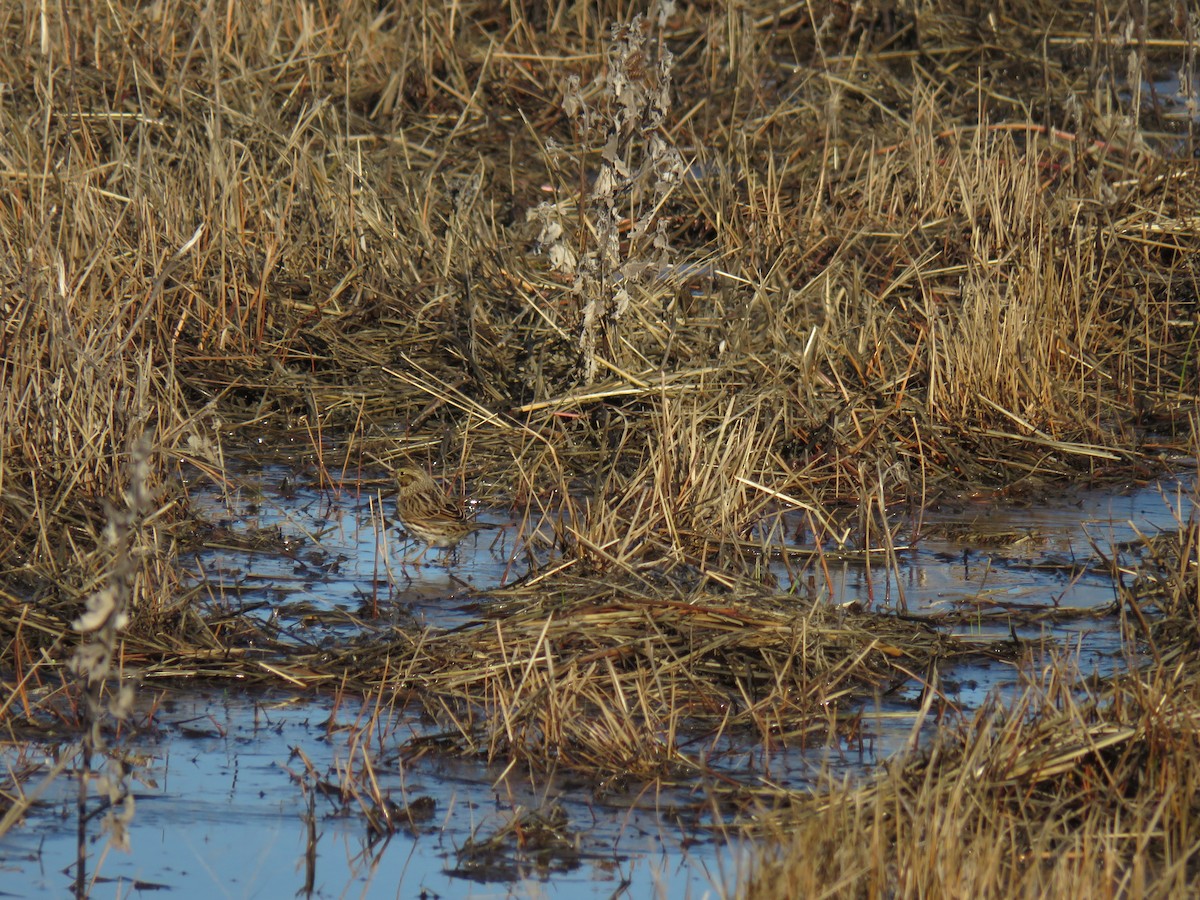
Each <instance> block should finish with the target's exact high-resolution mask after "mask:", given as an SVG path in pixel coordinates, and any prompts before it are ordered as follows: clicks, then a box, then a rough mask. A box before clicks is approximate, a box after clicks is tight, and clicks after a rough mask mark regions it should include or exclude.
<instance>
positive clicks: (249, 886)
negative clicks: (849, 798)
mask: <svg viewBox="0 0 1200 900" xmlns="http://www.w3.org/2000/svg"><path fill="white" fill-rule="evenodd" d="M243 478H244V479H245V483H246V485H247V487H245V488H243V489H242V490H239V491H233V492H230V491H225V492H219V491H218V490H217V489H215V488H211V489H210V488H204V489H201V491H200V492H199V494H198V495H197V496H196V497H195V501H196V503H197V504H198V505H200V507H201V508H202V510H203V511H204V513H205V515H206V516H207V518H208V519H209V521H211V522H212V523H213V531H212V533H211V534H210V535H209V536H208V538H207V540H206V549H204V550H203V552H201V553H200V554H199V555H198V556H197V557H196V558H195V560H194V573H193V574H194V578H195V580H196V582H197V583H198V584H201V585H202V586H203V587H204V589H205V590H206V591H207V592H208V594H209V597H210V602H212V603H215V604H224V605H227V606H228V607H230V608H231V609H238V610H248V611H251V612H252V614H253V615H255V616H257V617H259V619H260V621H261V622H262V623H263V624H264V626H269V627H270V628H272V629H273V630H274V633H275V634H277V635H278V636H279V639H280V640H286V641H295V642H298V643H301V644H304V645H307V646H313V647H320V646H321V645H323V644H334V643H337V642H340V641H345V640H347V639H350V638H360V639H361V637H362V635H363V634H364V632H365V633H367V634H368V636H369V633H371V632H372V630H378V631H379V632H382V631H384V630H387V629H389V628H391V627H392V626H393V625H395V624H406V625H408V624H413V623H419V624H421V625H424V626H428V627H431V628H435V629H445V628H454V627H457V626H460V625H462V624H464V623H467V622H473V621H477V620H478V619H480V618H481V617H482V616H485V615H486V613H487V608H488V603H489V600H488V592H489V591H491V590H495V589H496V588H498V587H500V586H502V585H504V584H506V583H509V582H511V581H513V580H514V579H517V578H519V577H521V576H522V575H523V574H524V572H525V568H524V567H525V565H526V562H525V561H524V560H523V559H522V558H521V556H520V554H519V553H518V552H517V548H518V546H519V545H520V542H519V541H518V539H517V530H518V526H517V524H516V523H515V522H512V521H508V520H506V519H505V518H504V516H503V514H502V513H500V512H499V511H495V510H483V511H482V518H483V519H484V520H486V521H489V522H494V523H496V524H500V525H503V526H505V527H503V528H500V529H497V530H489V531H482V532H476V533H475V534H473V535H472V536H471V537H470V538H469V539H468V540H467V541H465V542H464V543H463V544H462V545H461V546H460V547H459V548H458V549H457V550H456V551H455V553H454V555H453V556H452V557H449V558H447V559H440V558H439V556H438V555H437V554H431V557H432V558H429V559H425V560H420V561H416V556H417V554H418V552H419V548H418V547H417V546H416V545H413V544H410V543H407V542H406V541H405V540H404V539H403V538H402V537H401V533H400V531H399V529H398V528H397V527H396V526H395V525H394V524H392V523H391V521H390V520H391V516H390V515H389V514H390V512H391V506H390V500H388V499H386V498H383V499H382V503H381V497H380V494H379V492H378V491H374V490H366V489H363V490H359V489H357V488H354V489H352V488H349V487H347V488H344V489H342V490H339V491H333V492H331V491H327V490H317V489H310V488H307V487H303V486H298V485H296V484H295V483H294V482H292V481H291V478H292V473H291V472H289V471H287V470H285V469H282V468H266V469H262V470H260V471H257V472H254V473H253V474H252V475H250V474H246V473H243ZM1186 488H1187V484H1186V483H1184V482H1162V483H1159V484H1157V485H1154V486H1151V487H1134V488H1130V489H1128V490H1112V489H1109V490H1103V491H1101V490H1095V491H1088V490H1071V491H1069V492H1066V493H1063V494H1061V495H1060V496H1057V497H1053V498H1049V497H1042V498H1039V499H1038V500H1037V501H1036V502H1031V503H1029V504H1027V505H1019V504H1015V503H1012V502H1009V503H1007V504H1005V503H1001V502H986V501H980V500H976V499H972V498H966V497H964V498H962V499H958V500H950V501H943V502H942V503H941V504H940V505H939V506H937V507H935V508H931V509H927V510H924V511H923V512H922V513H921V514H920V515H919V516H914V517H913V518H912V520H911V521H908V522H900V523H898V524H899V525H900V527H899V528H898V530H897V532H896V534H897V541H896V545H897V547H899V548H902V549H898V550H897V551H896V559H897V563H896V565H895V567H894V568H889V567H887V566H875V567H867V566H865V565H863V564H862V563H861V562H844V563H838V564H836V565H830V566H828V567H826V568H825V569H823V570H822V571H821V572H820V573H816V572H815V571H814V570H812V569H804V568H800V569H799V570H797V567H795V566H792V565H786V566H785V565H783V564H782V563H776V564H775V566H774V568H773V570H772V571H773V574H774V575H775V577H776V578H777V579H778V581H779V583H780V584H781V586H783V587H786V586H787V584H788V579H789V578H798V579H801V580H803V581H804V582H805V584H806V585H807V587H808V588H809V589H813V588H814V586H815V589H816V592H817V594H818V595H819V596H822V597H823V599H824V600H825V601H827V602H829V603H833V604H860V605H863V606H868V607H874V608H877V609H889V610H893V611H897V612H899V611H903V613H902V614H904V615H908V616H917V617H927V618H928V619H929V620H930V621H931V622H933V623H936V624H937V625H938V627H940V628H944V629H947V630H949V631H951V632H952V633H954V634H956V635H958V636H960V637H966V638H968V639H971V638H978V639H979V640H980V641H981V642H982V641H984V640H985V639H986V640H995V639H996V638H997V637H999V638H1004V637H1005V636H1006V635H1009V634H1019V635H1020V636H1021V637H1024V638H1037V639H1043V640H1044V641H1045V642H1046V645H1047V647H1051V646H1053V647H1063V646H1066V647H1069V648H1073V649H1074V650H1076V651H1077V662H1076V665H1077V667H1078V669H1079V671H1080V673H1081V674H1082V675H1085V676H1086V675H1090V674H1092V673H1096V674H1099V675H1106V674H1109V673H1111V672H1113V671H1116V670H1117V669H1119V668H1120V667H1122V666H1123V665H1125V664H1126V662H1127V654H1129V653H1131V652H1133V651H1131V650H1130V647H1129V644H1128V643H1127V642H1125V641H1123V640H1122V632H1121V622H1120V617H1119V615H1117V614H1116V613H1115V612H1114V611H1113V604H1114V597H1115V591H1114V583H1113V578H1112V574H1111V572H1112V568H1111V566H1110V565H1109V564H1108V562H1107V561H1106V559H1105V557H1106V556H1107V557H1111V558H1116V559H1118V560H1124V561H1129V559H1130V557H1129V554H1130V553H1131V552H1132V550H1131V549H1130V548H1132V547H1133V542H1135V541H1136V539H1137V538H1138V536H1139V534H1147V533H1153V532H1155V531H1156V530H1159V529H1169V528H1171V527H1173V526H1174V525H1176V523H1177V519H1176V517H1177V516H1182V517H1184V518H1185V519H1186V517H1187V515H1188V514H1189V512H1190V509H1189V507H1188V506H1187V501H1186V500H1185V499H1183V498H1184V495H1185V494H1186ZM251 536H253V540H249V538H250V537H251ZM1031 611H1038V612H1039V614H1038V615H1030V612H1031ZM1034 664H1035V665H1036V662H1035V663H1034ZM1026 665H1029V662H1028V660H1027V661H1026ZM1021 676H1022V672H1021V671H1020V670H1019V668H1018V667H1017V665H1016V664H1014V663H1013V662H1012V660H1002V659H995V660H986V659H985V660H976V661H973V662H971V663H970V664H960V665H957V666H954V667H953V668H951V669H949V670H947V671H944V672H941V673H939V677H940V682H939V683H940V686H941V689H942V691H943V692H944V694H945V700H946V702H947V703H948V704H950V705H952V706H953V707H955V708H957V709H958V710H961V711H964V712H968V713H969V711H970V710H972V709H975V708H978V706H979V705H980V704H981V703H982V702H983V701H984V699H985V698H986V697H987V696H988V695H989V694H993V693H996V692H999V693H1001V694H1003V693H1005V692H1008V691H1013V690H1014V689H1015V688H1016V686H1017V685H1018V684H1019V683H1020V681H1021ZM152 688H153V686H152V685H144V686H143V688H142V690H141V691H140V692H139V693H140V699H139V702H140V704H141V706H140V708H139V711H138V712H137V714H136V715H135V717H134V721H135V722H136V723H138V725H137V727H135V728H134V729H133V732H132V736H131V737H130V738H129V739H128V740H127V741H126V747H127V751H128V752H129V753H130V754H131V759H130V763H131V768H132V769H133V770H134V771H135V772H136V773H137V776H138V777H139V778H140V779H141V783H140V786H139V789H138V796H137V800H138V807H137V816H136V819H135V821H134V824H133V852H132V854H130V855H125V854H119V853H118V854H108V855H107V856H105V857H103V858H99V859H97V860H96V869H97V870H98V871H99V872H100V874H101V876H102V877H103V878H105V879H108V880H117V881H118V882H119V883H120V887H118V889H117V891H118V893H123V894H125V893H129V892H130V888H131V887H133V888H137V887H139V886H140V887H141V888H142V889H145V890H149V889H151V888H156V887H166V888H169V889H170V890H171V892H172V894H173V895H175V896H181V897H182V896H192V895H197V896H198V895H201V894H203V895H204V896H210V895H213V894H214V893H216V894H219V895H224V896H283V895H286V894H296V893H299V894H310V895H316V896H341V895H344V894H356V895H362V896H384V895H387V896H395V895H397V894H399V895H403V896H417V895H418V894H421V892H425V893H424V895H426V896H442V897H448V896H455V897H460V896H468V897H469V896H529V895H546V896H564V895H566V894H570V895H571V896H578V895H586V896H593V897H601V896H604V897H609V896H619V895H622V893H624V894H625V895H628V896H638V897H645V896H655V895H662V896H672V897H675V896H690V897H702V896H706V895H721V894H723V893H727V892H728V885H729V884H730V880H731V878H732V877H733V875H734V874H735V872H736V870H737V867H738V860H739V859H740V852H739V849H738V848H739V844H738V842H737V841H735V840H732V839H730V838H728V836H726V835H723V834H722V832H721V828H720V825H721V823H720V821H717V820H715V819H714V807H713V805H712V803H711V802H710V800H708V799H706V797H707V796H708V795H707V787H708V786H699V789H698V785H697V784H695V783H692V784H685V785H676V786H662V785H658V786H655V787H654V788H653V789H652V790H651V791H644V789H643V787H642V786H641V785H638V784H622V783H615V782H610V783H604V784H600V785H597V784H595V783H586V784H585V783H582V781H581V780H580V779H579V778H578V777H577V776H572V777H560V776H556V775H555V774H554V773H550V774H546V773H531V772H522V771H518V770H516V769H510V770H508V771H504V770H500V769H494V768H489V767H488V766H486V765H485V764H483V763H482V762H478V761H472V760H464V759H460V758H454V757H448V756H447V755H446V754H440V753H438V751H437V748H438V745H439V733H438V731H437V727H436V726H435V725H434V723H432V722H431V721H429V720H428V719H425V718H422V717H420V716H419V715H417V714H415V713H412V714H409V713H407V712H404V711H394V712H392V713H390V721H388V722H387V723H386V727H383V728H380V729H378V731H377V733H375V734H374V735H373V736H372V735H369V734H368V735H364V733H363V730H362V729H361V728H359V727H357V726H356V724H355V723H356V722H361V721H362V720H364V719H369V718H370V716H371V710H370V709H369V708H368V707H369V706H370V705H371V702H372V701H363V706H362V708H361V709H354V708H351V707H350V705H348V704H347V703H346V702H345V701H344V700H343V702H341V703H340V704H339V703H338V702H337V701H335V700H334V699H333V698H331V697H326V696H306V697H303V698H297V697H286V696H282V695H279V694H264V693H262V692H257V693H251V692H238V691H228V690H221V689H219V688H213V689H210V690H205V691H174V690H167V691H155V690H153V689H152ZM920 693H921V684H920V682H919V681H918V680H917V679H914V681H913V682H912V683H911V684H910V685H909V686H906V687H902V688H901V689H900V690H898V691H894V692H892V693H891V694H889V695H888V696H887V697H886V698H879V699H877V700H876V701H875V702H873V703H870V704H867V705H866V706H865V707H864V708H862V709H860V710H857V711H851V712H849V713H847V714H846V715H850V716H854V717H857V718H858V720H859V727H858V728H857V729H856V730H852V731H849V732H847V733H841V734H840V736H839V737H836V738H830V739H829V740H828V742H826V743H822V744H820V745H819V746H815V747H808V748H806V749H797V748H796V747H795V746H793V747H791V748H785V749H778V748H773V747H763V746H761V745H759V744H756V743H751V742H749V741H745V740H741V741H739V738H738V736H737V735H736V734H731V735H728V736H726V737H725V738H723V739H722V742H721V743H720V744H718V745H717V746H715V747H710V748H709V749H708V751H707V753H708V756H707V759H708V762H709V763H710V765H711V768H712V772H713V773H714V774H715V776H716V777H718V778H720V777H724V778H728V779H730V780H732V781H739V782H741V783H743V784H753V783H756V782H758V781H759V780H763V779H765V780H769V781H771V782H772V783H774V784H778V785H784V786H790V787H804V786H806V785H811V784H812V783H813V779H814V778H816V777H817V775H818V774H819V773H821V772H830V771H832V772H833V773H835V774H838V775H847V776H850V777H856V776H861V775H862V774H864V773H868V772H870V771H871V770H872V769H873V768H874V767H875V766H877V765H878V764H879V763H880V762H881V761H882V760H884V759H887V758H888V757H890V756H892V755H893V754H895V753H897V752H899V751H900V750H902V749H903V748H904V747H906V746H909V745H910V744H911V742H912V741H914V740H919V739H920V738H921V736H922V735H923V734H924V735H927V734H928V733H929V730H930V729H932V728H933V727H935V726H934V725H933V724H928V723H926V724H923V725H921V726H917V727H918V728H919V729H922V730H919V731H918V734H917V735H915V736H914V734H913V729H914V726H915V725H916V723H917V722H918V721H921V720H920V719H919V717H918V715H917V712H916V710H917V707H918V706H919V701H920ZM847 734H850V736H849V737H848V736H847ZM682 741H686V738H683V739H681V742H682ZM402 744H403V745H404V747H405V748H407V749H406V750H404V751H401V750H400V749H399V748H400V746H401V745H402ZM413 748H419V752H414V751H413ZM38 752H39V749H38V747H37V746H35V745H30V744H25V745H10V747H9V749H7V750H6V755H7V756H8V757H9V758H8V762H9V764H10V765H13V764H16V763H17V762H18V760H17V757H18V756H20V757H22V758H24V759H28V758H30V757H31V756H36V755H37V753H38ZM41 752H44V753H46V754H50V753H52V752H53V750H52V748H50V747H49V746H46V747H43V748H41ZM367 769H369V774H370V778H372V779H374V780H375V781H376V783H377V784H378V786H379V788H380V793H381V795H382V796H385V797H388V798H389V801H388V802H389V804H390V806H389V807H388V808H387V809H384V810H380V809H372V808H370V803H369V802H368V801H367V800H366V799H365V798H364V797H361V796H353V795H347V794H346V793H345V789H344V787H343V785H344V784H346V783H347V782H349V783H354V782H355V781H356V780H360V779H361V776H362V774H363V772H365V771H367ZM348 771H355V772H357V773H358V774H359V776H360V779H341V778H340V776H341V775H342V774H344V773H346V772H348ZM54 790H57V791H60V792H61V793H60V794H59V795H57V796H54V795H52V796H50V797H48V798H46V799H45V800H44V802H43V803H42V804H41V805H40V806H39V807H37V809H36V810H35V811H34V812H33V813H31V816H30V827H28V828H27V829H25V830H24V831H22V832H21V833H19V834H17V835H14V836H12V837H10V838H9V843H8V847H7V852H6V860H5V862H6V867H7V868H8V869H9V870H10V871H19V872H20V873H21V876H22V882H23V883H24V884H25V885H26V886H27V888H28V891H29V894H28V895H38V894H42V893H48V892H60V891H61V890H62V888H63V886H64V882H69V879H70V866H71V864H72V862H73V861H74V858H75V843H74V841H75V833H74V825H73V824H72V823H71V822H70V813H71V811H72V809H73V806H72V804H73V802H74V801H73V797H72V790H73V788H72V786H71V784H70V782H69V781H66V780H64V781H62V782H61V784H58V785H56V786H55V788H54ZM380 815H382V816H385V817H388V818H389V819H390V820H391V821H393V822H394V821H396V820H399V821H401V823H402V826H401V827H399V828H396V829H388V830H389V831H390V834H388V835H385V834H383V833H381V832H380V831H379V830H378V829H376V828H375V827H374V826H373V825H372V822H373V820H374V819H373V817H378V816H380ZM717 815H718V816H719V813H718V814H717Z"/></svg>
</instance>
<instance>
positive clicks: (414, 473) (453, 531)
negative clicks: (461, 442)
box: [396, 466, 489, 548]
mask: <svg viewBox="0 0 1200 900" xmlns="http://www.w3.org/2000/svg"><path fill="white" fill-rule="evenodd" d="M396 486H397V489H398V490H397V493H396V516H397V517H398V518H399V519H400V522H401V524H403V525H404V529H405V531H407V532H408V533H409V534H411V535H412V536H413V537H415V538H416V539H417V540H420V541H424V542H425V543H426V544H428V545H429V546H430V547H446V548H449V547H453V546H454V545H455V544H457V543H458V542H459V541H461V540H462V539H463V538H465V537H466V536H467V535H468V534H470V533H471V532H472V531H476V530H478V529H480V528H487V527H489V526H488V525H487V524H485V523H482V522H473V521H471V520H470V519H467V518H466V517H465V516H463V513H462V510H461V509H460V508H459V507H457V506H455V505H454V504H452V503H451V502H450V500H449V499H448V498H447V497H446V494H445V492H444V491H442V489H441V488H439V487H438V486H437V483H436V482H435V481H434V480H433V479H432V478H430V477H429V475H427V474H426V473H425V472H424V471H423V470H421V469H417V468H414V467H412V466H402V467H401V468H399V469H397V470H396Z"/></svg>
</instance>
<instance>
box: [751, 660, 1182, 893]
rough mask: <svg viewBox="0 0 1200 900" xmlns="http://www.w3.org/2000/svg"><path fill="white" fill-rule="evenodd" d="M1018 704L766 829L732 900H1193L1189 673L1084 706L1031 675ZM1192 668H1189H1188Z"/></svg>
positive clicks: (1069, 677)
mask: <svg viewBox="0 0 1200 900" xmlns="http://www.w3.org/2000/svg"><path fill="white" fill-rule="evenodd" d="M1041 666H1042V671H1041V673H1040V674H1034V675H1033V677H1032V679H1031V683H1029V684H1028V686H1027V688H1026V689H1025V692H1024V693H1023V694H1022V695H1021V696H1020V697H1019V698H1018V699H1017V700H1016V701H1015V702H1013V703H1011V704H1002V703H999V702H993V703H989V704H988V705H986V706H985V707H984V708H982V709H980V710H979V711H978V712H976V713H975V714H974V715H973V716H972V717H971V719H970V721H969V722H967V723H965V724H964V726H963V728H962V729H960V730H958V731H957V732H955V731H952V730H947V729H943V730H942V731H940V732H939V736H938V738H937V739H936V740H935V741H934V744H933V746H931V747H930V748H929V749H928V750H927V751H925V752H923V753H922V754H920V755H918V756H916V757H914V758H912V759H910V760H908V761H906V762H904V763H902V764H897V765H895V766H892V767H890V768H889V769H888V770H886V771H885V772H884V773H882V774H881V775H880V776H878V777H877V778H875V779H873V780H872V781H871V782H869V783H868V784H865V785H862V786H847V785H833V786H830V787H828V788H827V789H826V790H822V791H818V792H817V793H816V794H815V795H814V796H812V797H804V798H797V799H796V803H795V806H794V808H793V809H792V810H791V811H790V812H788V813H786V814H782V815H779V816H778V817H777V818H775V819H774V821H773V824H771V825H770V826H769V827H768V831H769V832H770V833H772V834H774V835H775V837H776V839H777V840H778V841H779V844H778V846H779V847H781V848H782V850H781V851H777V850H774V849H770V850H767V851H766V852H764V853H763V855H762V856H761V857H760V859H759V860H758V862H757V863H756V865H755V866H754V871H753V872H752V873H750V874H749V877H748V878H747V880H746V882H745V884H744V887H743V890H742V892H741V894H742V896H746V897H764V898H766V897H788V896H791V897H795V896H816V895H817V894H822V895H827V896H833V897H857V896H862V895H863V894H864V893H866V894H899V895H906V896H908V895H913V894H937V895H953V896H991V895H999V894H1003V895H1005V896H1062V895H1071V896H1083V895H1086V896H1148V897H1168V896H1179V895H1180V894H1183V893H1189V892H1191V891H1192V890H1194V889H1195V885H1196V882H1197V877H1198V874H1197V867H1196V850H1197V847H1200V834H1198V833H1197V828H1196V819H1195V815H1194V809H1193V808H1192V803H1193V800H1192V798H1193V796H1194V788H1195V786H1196V784H1197V780H1198V779H1200V769H1198V767H1197V764H1196V759H1197V748H1198V747H1200V743H1198V742H1200V732H1198V731H1197V728H1196V723H1197V722H1198V721H1200V716H1198V713H1200V710H1198V709H1197V706H1196V696H1197V695H1196V687H1197V684H1196V673H1195V671H1194V670H1193V671H1188V672H1185V671H1183V670H1178V669H1177V670H1175V671H1174V672H1167V671H1163V670H1159V671H1157V672H1154V673H1147V674H1146V675H1145V676H1141V675H1139V676H1136V677H1128V678H1122V679H1118V680H1116V681H1115V682H1114V683H1113V684H1111V685H1110V686H1108V687H1106V688H1105V689H1104V690H1103V692H1102V693H1100V694H1098V695H1094V696H1080V693H1079V687H1080V686H1079V682H1078V680H1077V673H1076V672H1074V671H1073V669H1072V668H1071V667H1070V665H1069V664H1067V663H1065V662H1064V661H1063V660H1062V659H1061V658H1060V659H1053V658H1052V659H1050V660H1047V661H1044V662H1043V663H1041ZM1192 668H1194V667H1192Z"/></svg>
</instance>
